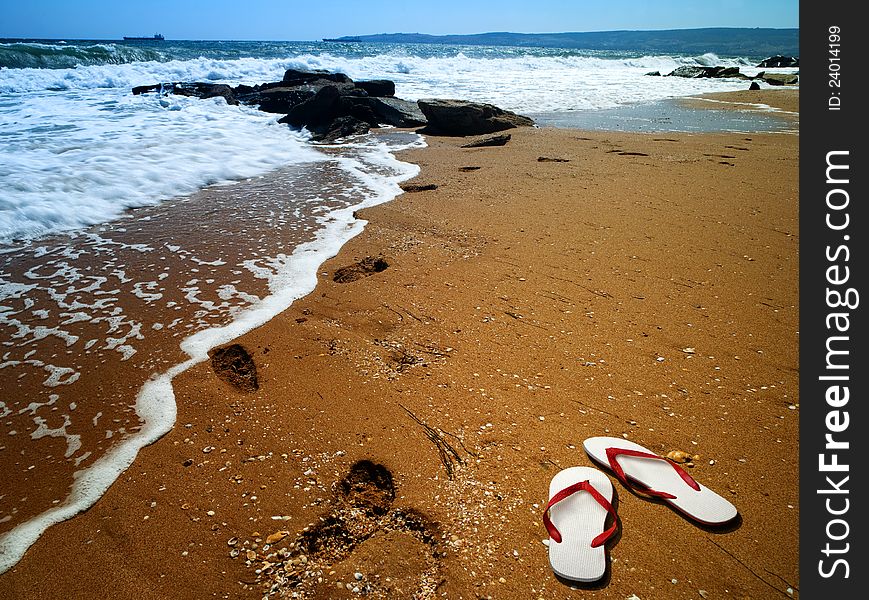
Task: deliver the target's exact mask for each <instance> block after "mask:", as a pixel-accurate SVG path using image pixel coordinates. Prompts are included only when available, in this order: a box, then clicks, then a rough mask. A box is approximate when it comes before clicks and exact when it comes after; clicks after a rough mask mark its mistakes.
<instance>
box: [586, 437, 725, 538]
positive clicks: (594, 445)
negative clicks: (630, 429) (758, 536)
mask: <svg viewBox="0 0 869 600" xmlns="http://www.w3.org/2000/svg"><path fill="white" fill-rule="evenodd" d="M583 446H584V447H585V451H586V452H587V453H588V455H589V456H590V457H591V458H592V459H594V461H595V462H597V463H599V464H600V465H602V466H604V467H606V468H608V469H611V468H612V467H611V466H610V464H609V458H608V457H607V452H606V451H607V448H617V449H620V450H635V451H638V452H646V453H648V454H655V453H654V452H652V451H651V450H649V449H648V448H645V447H643V446H641V445H640V444H637V443H636V442H632V441H630V440H625V439H622V438H615V437H593V438H589V439H587V440H585V441H584V442H583ZM616 460H617V461H618V463H619V465H621V467H622V469H623V470H624V472H625V475H626V476H627V477H628V479H631V480H633V481H636V482H637V483H639V484H640V485H641V486H643V487H646V488H649V489H651V490H656V491H658V492H666V493H668V494H671V495H673V496H675V498H666V499H664V500H665V502H667V503H669V504H671V505H672V506H673V507H674V508H676V509H677V510H679V511H680V512H682V513H684V514H685V515H686V516H688V517H690V518H692V519H694V520H695V521H698V522H700V523H703V524H705V525H721V524H723V523H727V522H728V521H730V520H732V519H733V518H735V517H736V515H737V514H738V511H737V510H736V507H735V506H734V505H733V504H731V503H730V502H729V501H728V500H726V499H725V498H722V497H721V496H719V495H718V494H717V493H715V492H713V491H712V490H710V489H709V488H707V487H706V486H704V485H703V484H701V483H699V482H697V485H698V486H700V490H695V489H694V488H692V487H691V486H690V485H688V483H686V482H685V480H683V479H682V478H681V477H680V476H679V473H678V472H677V471H676V469H674V468H673V464H672V463H670V461H668V460H667V459H666V458H664V457H660V458H658V459H655V458H644V457H638V456H625V455H621V456H618V457H617V458H616Z"/></svg>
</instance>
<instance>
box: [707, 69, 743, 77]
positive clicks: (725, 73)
mask: <svg viewBox="0 0 869 600" xmlns="http://www.w3.org/2000/svg"><path fill="white" fill-rule="evenodd" d="M716 68H717V69H719V70H718V71H717V72H716V73H715V75H713V77H740V78H742V79H748V76H747V75H743V74H742V73H740V72H739V67H716Z"/></svg>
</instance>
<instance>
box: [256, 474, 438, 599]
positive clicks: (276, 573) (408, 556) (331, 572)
mask: <svg viewBox="0 0 869 600" xmlns="http://www.w3.org/2000/svg"><path fill="white" fill-rule="evenodd" d="M394 500H395V484H394V482H393V479H392V473H391V472H390V471H389V470H388V469H387V468H386V467H384V466H383V465H381V464H375V463H373V462H371V461H369V460H361V461H359V462H357V463H355V464H354V465H353V466H352V467H351V468H350V470H349V472H348V473H347V475H345V476H344V477H343V478H342V479H341V480H340V481H338V482H337V483H336V485H335V493H334V497H333V499H332V510H331V512H329V513H328V514H324V515H323V516H321V517H320V519H319V522H318V523H317V524H315V525H312V526H310V527H306V528H305V530H303V531H302V532H301V533H300V534H299V535H297V536H296V537H295V538H294V539H292V540H291V539H290V536H289V535H287V536H286V537H283V536H282V535H280V533H279V534H273V535H272V536H269V538H268V539H275V540H276V541H275V542H274V543H273V544H271V545H269V544H266V545H265V546H263V547H262V549H261V550H260V551H254V550H248V551H247V552H246V553H245V554H243V555H242V557H243V558H247V561H248V565H249V566H250V567H251V568H254V569H256V570H257V571H258V583H260V584H261V585H262V586H263V588H264V590H265V592H264V597H271V598H284V597H293V598H304V599H309V600H326V599H332V598H356V597H358V596H359V595H364V596H366V597H368V598H419V599H425V598H434V597H435V593H436V590H437V586H438V585H439V582H440V577H439V575H438V573H439V570H440V562H439V557H440V550H439V548H438V542H439V540H440V534H439V531H438V528H437V526H436V524H434V523H432V522H431V521H430V520H429V519H428V518H426V517H425V516H424V515H422V514H421V513H419V512H417V511H414V510H413V509H406V508H396V507H393V506H392V504H393V501H394ZM293 594H295V595H293Z"/></svg>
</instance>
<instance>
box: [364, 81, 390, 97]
mask: <svg viewBox="0 0 869 600" xmlns="http://www.w3.org/2000/svg"><path fill="white" fill-rule="evenodd" d="M356 87H358V88H360V89H363V90H365V92H366V93H367V94H368V95H369V96H377V97H385V96H388V97H391V96H395V82H394V81H390V80H389V79H369V80H368V81H357V82H356Z"/></svg>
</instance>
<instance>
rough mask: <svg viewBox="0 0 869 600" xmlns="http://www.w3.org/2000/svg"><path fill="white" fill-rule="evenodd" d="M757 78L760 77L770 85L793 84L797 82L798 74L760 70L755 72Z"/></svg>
mask: <svg viewBox="0 0 869 600" xmlns="http://www.w3.org/2000/svg"><path fill="white" fill-rule="evenodd" d="M757 79H761V80H763V81H765V82H766V83H768V84H770V85H793V84H795V83H798V82H799V80H800V76H799V75H797V74H796V73H766V72H760V73H758V74H757Z"/></svg>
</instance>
